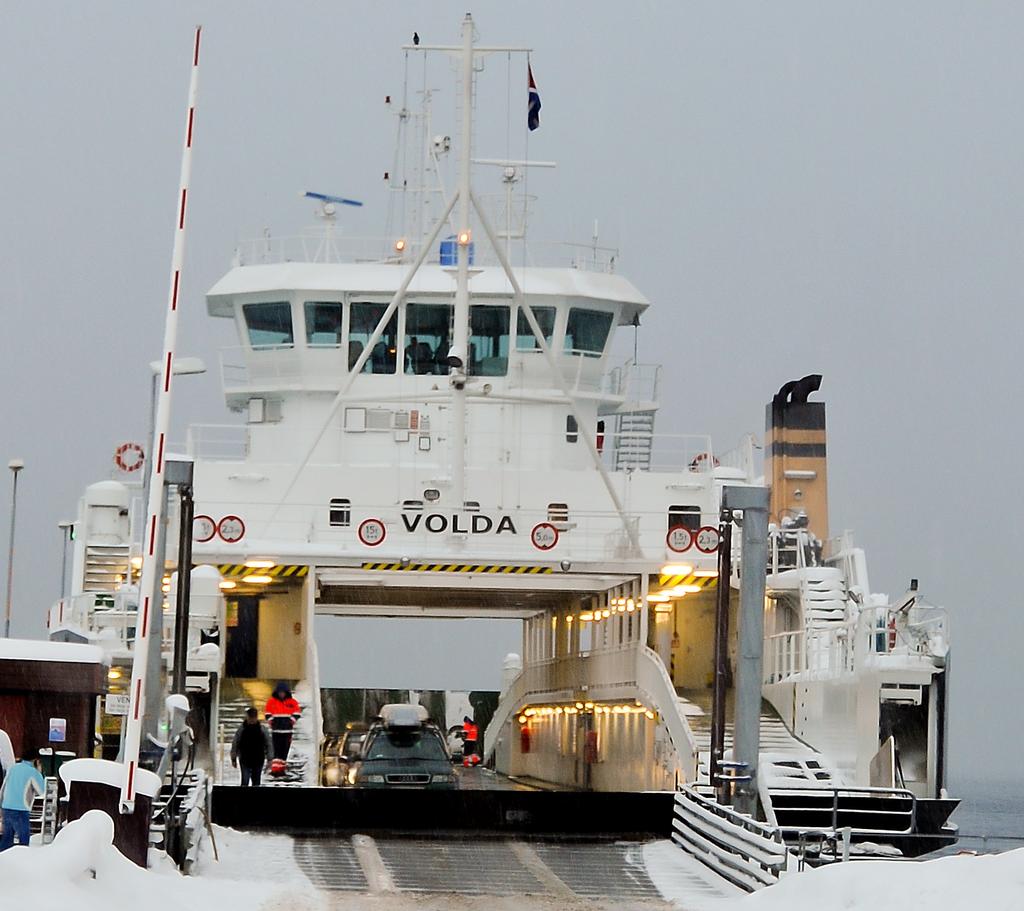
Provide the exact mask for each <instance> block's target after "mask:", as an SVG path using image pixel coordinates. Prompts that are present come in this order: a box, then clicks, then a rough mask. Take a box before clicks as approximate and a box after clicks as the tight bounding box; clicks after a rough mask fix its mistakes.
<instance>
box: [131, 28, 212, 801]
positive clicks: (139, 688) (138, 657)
mask: <svg viewBox="0 0 1024 911" xmlns="http://www.w3.org/2000/svg"><path fill="white" fill-rule="evenodd" d="M201 33H202V29H201V27H198V26H197V27H196V31H195V39H194V42H193V49H192V73H191V79H190V81H189V93H188V110H187V112H186V117H185V139H184V148H183V150H182V156H181V180H180V191H179V193H178V217H177V222H176V225H175V232H174V250H173V253H172V255H171V274H170V285H169V289H168V295H167V310H166V311H165V317H164V357H163V364H164V368H163V383H162V384H161V386H160V388H159V390H158V394H157V405H156V421H155V426H154V439H155V441H156V449H155V452H154V453H153V457H152V458H150V460H149V472H148V475H149V490H148V493H147V498H146V499H147V509H146V524H145V526H144V527H143V548H142V577H141V578H140V580H139V611H138V617H137V620H136V624H135V648H134V653H133V660H132V680H131V689H130V690H129V698H130V703H129V707H128V715H127V718H126V722H127V724H126V733H125V746H124V762H125V765H126V768H125V777H124V782H123V784H122V786H121V801H120V803H121V812H122V813H131V812H133V811H134V809H135V770H136V768H137V766H138V764H139V747H140V742H141V739H142V722H143V713H142V707H143V705H144V696H145V694H144V692H143V688H144V686H145V682H146V674H147V671H148V667H147V665H148V662H149V637H150V634H151V629H150V628H151V626H152V623H151V619H152V617H151V615H152V614H156V613H157V611H156V608H158V607H159V605H158V604H157V605H154V604H152V600H153V591H154V588H153V586H154V583H155V581H156V579H155V577H156V575H157V574H158V573H159V574H160V575H161V576H162V575H163V566H158V565H157V562H156V542H157V535H158V530H159V528H160V526H161V525H162V523H163V521H164V447H165V443H166V438H167V432H168V429H169V426H170V419H171V376H172V373H173V366H174V364H173V361H174V352H175V346H176V342H177V336H178V292H179V288H180V284H181V270H182V265H183V263H184V259H185V214H186V201H187V198H188V184H189V178H190V177H191V173H192V127H193V120H194V118H195V104H196V94H197V91H198V85H199V38H200V35H201Z"/></svg>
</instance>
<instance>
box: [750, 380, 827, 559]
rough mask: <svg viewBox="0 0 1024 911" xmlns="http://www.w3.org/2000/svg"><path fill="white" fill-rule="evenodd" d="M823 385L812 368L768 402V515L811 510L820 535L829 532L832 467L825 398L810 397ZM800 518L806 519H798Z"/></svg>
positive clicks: (774, 518) (795, 515)
mask: <svg viewBox="0 0 1024 911" xmlns="http://www.w3.org/2000/svg"><path fill="white" fill-rule="evenodd" d="M819 388H821V375H820V374H817V373H814V374H811V375H809V376H805V377H804V378H803V379H799V380H792V381H791V382H788V383H786V384H785V385H784V386H783V387H782V388H781V389H780V390H779V391H778V393H777V394H776V396H775V398H773V399H772V401H771V402H770V403H769V405H768V409H767V415H766V421H765V423H766V425H767V426H766V428H765V430H766V434H765V437H766V438H765V467H764V474H765V481H766V482H767V483H768V484H769V485H771V505H770V507H769V509H770V513H769V521H771V522H776V523H780V524H781V523H782V521H783V519H785V518H786V517H789V518H791V519H799V518H800V517H801V516H802V515H806V516H807V527H808V528H809V529H810V531H811V532H813V533H814V534H815V535H816V536H817V537H819V538H821V539H823V540H824V539H826V538H827V537H828V472H827V459H826V455H825V404H824V402H808V401H807V397H808V396H809V395H810V394H811V393H812V392H817V391H818V389H819ZM799 524H801V525H802V524H803V522H800V523H799Z"/></svg>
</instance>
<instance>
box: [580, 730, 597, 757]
mask: <svg viewBox="0 0 1024 911" xmlns="http://www.w3.org/2000/svg"><path fill="white" fill-rule="evenodd" d="M583 761H584V762H586V763H590V764H593V763H595V762H597V731H587V739H586V740H585V741H584V742H583Z"/></svg>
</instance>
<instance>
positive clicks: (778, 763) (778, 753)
mask: <svg viewBox="0 0 1024 911" xmlns="http://www.w3.org/2000/svg"><path fill="white" fill-rule="evenodd" d="M679 697H680V703H681V708H682V710H683V712H684V714H685V715H686V716H687V721H688V722H689V724H690V730H691V731H693V739H694V743H695V744H696V747H697V757H698V765H697V784H698V785H704V786H709V785H710V784H711V778H710V762H711V691H710V690H680V691H679ZM733 718H734V695H733V691H732V690H728V691H727V692H726V703H725V752H726V754H728V753H729V752H730V751H731V750H732V747H733V720H732V719H733ZM760 758H761V773H760V774H761V780H762V781H764V782H765V783H766V784H767V785H768V787H769V788H774V787H779V786H781V787H788V786H793V785H796V786H800V787H804V788H820V787H830V786H832V784H833V783H834V781H833V774H832V772H831V771H830V770H829V769H828V767H827V766H826V765H825V762H824V759H823V757H822V756H821V754H820V753H818V752H816V751H815V750H814V749H813V748H812V747H810V746H808V745H807V744H806V743H804V742H803V741H802V740H800V739H799V738H798V737H797V736H796V735H795V734H793V732H792V731H790V729H789V728H788V727H786V724H785V722H784V721H783V720H782V719H781V718H780V717H779V714H778V712H776V711H775V709H774V708H773V707H772V705H771V703H769V702H768V701H767V700H762V701H761V725H760Z"/></svg>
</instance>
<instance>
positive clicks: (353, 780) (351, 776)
mask: <svg viewBox="0 0 1024 911" xmlns="http://www.w3.org/2000/svg"><path fill="white" fill-rule="evenodd" d="M347 778H348V783H349V784H355V783H356V770H355V769H349V770H348V775H347Z"/></svg>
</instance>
